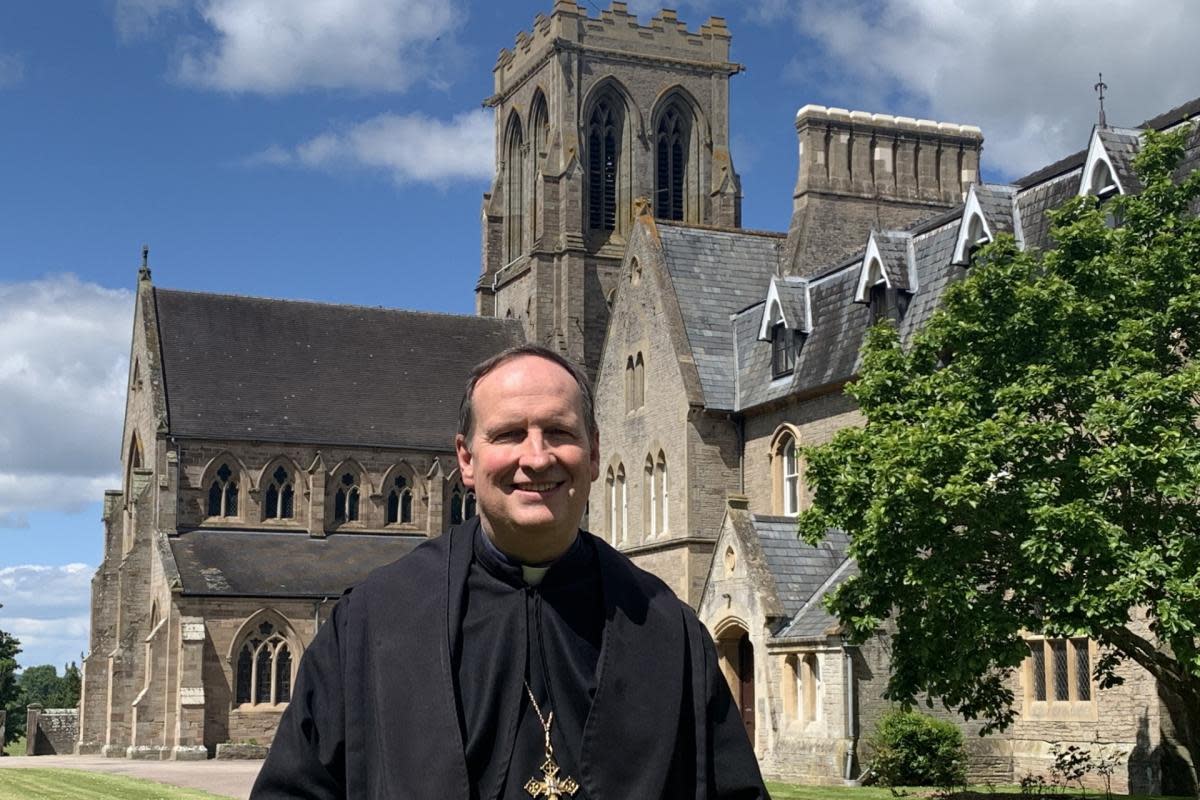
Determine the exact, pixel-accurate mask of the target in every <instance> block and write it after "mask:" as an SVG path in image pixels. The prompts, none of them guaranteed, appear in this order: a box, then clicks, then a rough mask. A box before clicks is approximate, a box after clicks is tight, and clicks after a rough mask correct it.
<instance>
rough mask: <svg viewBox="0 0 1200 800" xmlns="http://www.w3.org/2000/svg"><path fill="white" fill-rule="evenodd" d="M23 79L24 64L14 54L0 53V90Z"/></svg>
mask: <svg viewBox="0 0 1200 800" xmlns="http://www.w3.org/2000/svg"><path fill="white" fill-rule="evenodd" d="M24 79H25V62H24V61H23V60H22V59H21V57H20V56H18V55H16V54H14V53H0V89H3V88H5V87H8V86H16V85H17V84H18V83H20V82H21V81H22V80H24Z"/></svg>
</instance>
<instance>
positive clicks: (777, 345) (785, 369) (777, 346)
mask: <svg viewBox="0 0 1200 800" xmlns="http://www.w3.org/2000/svg"><path fill="white" fill-rule="evenodd" d="M796 341H797V339H796V336H795V334H794V333H793V332H792V331H790V330H788V328H787V326H786V325H784V324H783V323H782V322H777V323H775V325H774V326H773V327H772V328H771V375H772V376H773V377H776V378H779V377H782V376H784V375H790V374H792V371H793V370H794V369H795V368H796Z"/></svg>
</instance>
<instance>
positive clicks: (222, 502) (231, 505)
mask: <svg viewBox="0 0 1200 800" xmlns="http://www.w3.org/2000/svg"><path fill="white" fill-rule="evenodd" d="M236 478H237V476H236V475H235V474H234V472H233V470H231V469H230V468H229V464H222V465H221V466H220V467H218V468H217V473H216V475H214V476H213V482H212V483H211V484H209V487H208V516H210V517H236V516H237V515H238V485H237V480H236Z"/></svg>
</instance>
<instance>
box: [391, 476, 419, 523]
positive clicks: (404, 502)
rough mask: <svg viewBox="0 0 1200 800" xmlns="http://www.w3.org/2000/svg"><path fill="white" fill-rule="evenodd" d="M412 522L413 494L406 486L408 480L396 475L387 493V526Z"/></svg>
mask: <svg viewBox="0 0 1200 800" xmlns="http://www.w3.org/2000/svg"><path fill="white" fill-rule="evenodd" d="M412 521H413V493H412V488H411V487H410V486H409V485H408V479H407V478H406V477H404V476H403V475H397V476H396V478H395V480H393V481H392V489H391V491H389V492H388V500H387V524H388V525H393V524H395V523H408V522H412Z"/></svg>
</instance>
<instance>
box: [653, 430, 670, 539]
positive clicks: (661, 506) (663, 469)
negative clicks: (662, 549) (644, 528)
mask: <svg viewBox="0 0 1200 800" xmlns="http://www.w3.org/2000/svg"><path fill="white" fill-rule="evenodd" d="M654 485H655V489H656V491H657V493H658V509H657V511H658V516H657V517H656V518H655V520H656V521H655V533H656V534H658V535H659V536H661V535H662V534H664V533H666V532H667V520H668V517H667V500H668V499H669V498H670V492H669V491H668V485H667V454H666V453H664V452H663V451H662V450H659V451H658V458H657V459H656V460H655V462H654Z"/></svg>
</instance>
